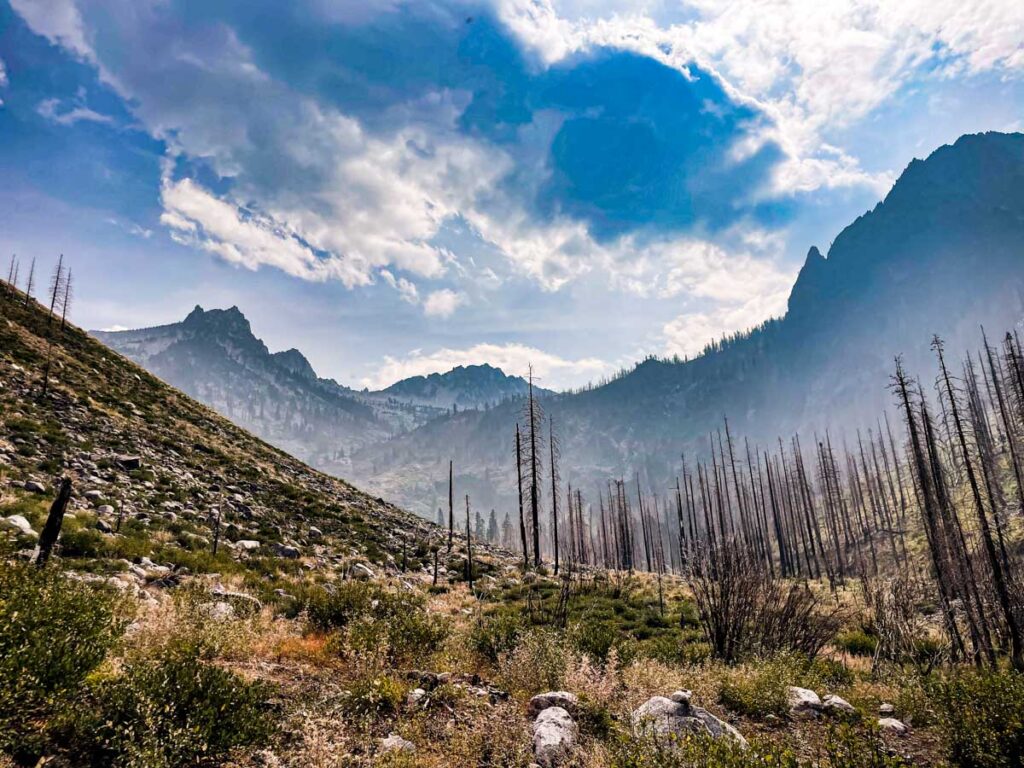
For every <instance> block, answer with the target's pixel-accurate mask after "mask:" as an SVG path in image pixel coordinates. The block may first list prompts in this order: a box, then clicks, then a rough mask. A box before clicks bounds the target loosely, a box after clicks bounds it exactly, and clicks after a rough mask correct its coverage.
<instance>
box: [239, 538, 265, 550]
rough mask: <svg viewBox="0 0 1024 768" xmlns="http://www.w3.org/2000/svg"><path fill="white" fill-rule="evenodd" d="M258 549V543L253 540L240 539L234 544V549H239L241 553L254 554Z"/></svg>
mask: <svg viewBox="0 0 1024 768" xmlns="http://www.w3.org/2000/svg"><path fill="white" fill-rule="evenodd" d="M259 548H260V543H259V542H258V541H256V540H255V539H240V540H238V541H236V542H235V549H240V550H242V551H243V552H254V551H255V550H257V549H259Z"/></svg>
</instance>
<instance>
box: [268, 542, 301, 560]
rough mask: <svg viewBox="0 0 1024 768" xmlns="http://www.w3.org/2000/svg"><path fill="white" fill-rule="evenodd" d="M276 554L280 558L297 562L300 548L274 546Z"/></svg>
mask: <svg viewBox="0 0 1024 768" xmlns="http://www.w3.org/2000/svg"><path fill="white" fill-rule="evenodd" d="M274 552H275V553H276V554H277V556H278V557H284V558H287V559H289V560H297V559H298V557H299V549H298V547H293V546H291V545H290V544H277V545H275V546H274Z"/></svg>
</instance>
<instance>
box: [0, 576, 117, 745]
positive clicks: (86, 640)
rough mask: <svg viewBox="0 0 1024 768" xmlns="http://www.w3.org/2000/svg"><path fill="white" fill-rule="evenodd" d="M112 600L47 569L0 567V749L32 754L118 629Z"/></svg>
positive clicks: (109, 594) (109, 595) (108, 594)
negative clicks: (46, 726) (49, 722)
mask: <svg viewBox="0 0 1024 768" xmlns="http://www.w3.org/2000/svg"><path fill="white" fill-rule="evenodd" d="M118 606H119V604H118V602H117V597H116V595H115V594H114V593H112V592H110V591H109V590H106V589H102V590H100V589H95V588H93V587H92V586H89V585H87V584H83V583H82V582H79V581H72V580H70V579H68V578H66V577H65V576H64V575H63V574H62V573H61V572H60V571H59V570H56V569H53V568H45V569H41V570H40V569H37V568H35V567H32V566H27V565H4V564H0V750H4V751H11V750H14V751H15V752H17V753H19V754H23V755H25V756H27V755H29V754H31V753H33V752H35V751H36V750H37V749H38V748H39V745H40V743H41V739H42V738H43V734H42V733H41V727H42V726H41V724H45V723H46V721H47V719H48V718H49V717H51V716H52V714H53V713H54V712H56V711H59V710H62V709H64V708H65V707H66V705H67V703H68V701H69V700H70V699H71V698H72V697H73V696H74V695H75V694H76V692H77V691H78V690H79V687H80V685H81V684H82V681H83V680H84V679H85V678H86V676H87V675H88V674H89V673H90V672H92V671H93V670H94V669H95V668H96V667H97V666H98V665H99V664H100V662H102V661H103V659H104V658H105V657H106V655H107V652H108V651H109V649H110V647H111V646H112V645H113V644H114V642H115V641H116V640H117V638H118V637H119V636H120V635H121V632H122V631H123V629H124V626H125V620H124V617H123V616H122V615H121V614H120V612H119V611H118V610H117V609H118Z"/></svg>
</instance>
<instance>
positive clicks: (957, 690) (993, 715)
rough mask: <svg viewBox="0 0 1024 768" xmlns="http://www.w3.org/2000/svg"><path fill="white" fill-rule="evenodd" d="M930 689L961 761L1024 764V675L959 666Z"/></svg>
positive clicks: (996, 766) (985, 766)
mask: <svg viewBox="0 0 1024 768" xmlns="http://www.w3.org/2000/svg"><path fill="white" fill-rule="evenodd" d="M930 693H931V697H932V699H933V701H934V702H935V705H936V707H937V709H938V712H939V717H940V720H941V725H942V728H941V731H942V733H943V736H944V737H945V739H946V742H947V745H948V748H949V753H950V758H951V759H952V761H953V762H954V763H955V764H956V765H958V766H961V768H1013V767H1015V766H1021V765H1024V675H1021V674H1019V673H1016V672H1008V671H1007V672H992V671H975V670H958V671H955V672H951V673H948V674H945V675H941V676H938V678H937V679H936V680H934V681H933V682H932V684H931V686H930Z"/></svg>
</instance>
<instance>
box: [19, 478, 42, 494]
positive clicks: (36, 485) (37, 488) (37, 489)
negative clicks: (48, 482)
mask: <svg viewBox="0 0 1024 768" xmlns="http://www.w3.org/2000/svg"><path fill="white" fill-rule="evenodd" d="M24 488H25V490H26V491H28V492H29V493H46V486H45V485H43V484H42V483H40V482H36V481H35V480H26V481H25V486H24Z"/></svg>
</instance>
